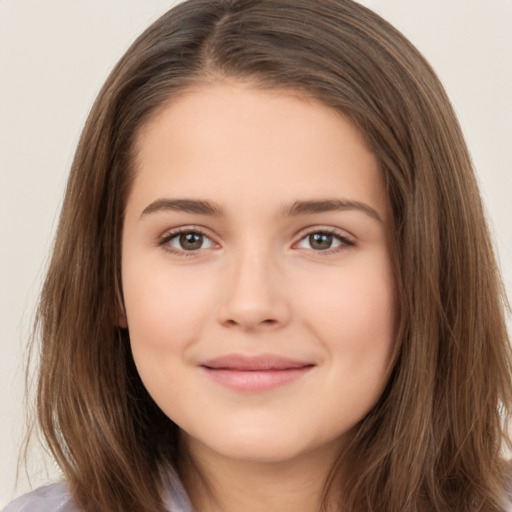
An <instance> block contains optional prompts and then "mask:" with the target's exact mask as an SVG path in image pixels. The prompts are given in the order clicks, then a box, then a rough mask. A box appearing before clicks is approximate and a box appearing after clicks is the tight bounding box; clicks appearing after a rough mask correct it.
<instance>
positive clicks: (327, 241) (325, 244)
mask: <svg viewBox="0 0 512 512" xmlns="http://www.w3.org/2000/svg"><path fill="white" fill-rule="evenodd" d="M309 243H310V245H311V247H312V248H313V249H319V250H325V249H329V248H330V247H331V245H332V235H329V234H328V233H314V234H313V235H309Z"/></svg>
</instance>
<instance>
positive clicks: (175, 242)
mask: <svg viewBox="0 0 512 512" xmlns="http://www.w3.org/2000/svg"><path fill="white" fill-rule="evenodd" d="M161 245H166V246H167V247H168V248H169V250H172V251H174V252H193V251H199V250H200V249H209V248H211V247H213V246H214V245H215V244H214V242H213V241H212V240H211V239H210V238H209V237H207V236H206V235H203V233H200V232H198V231H182V232H179V233H174V234H170V235H168V236H166V237H165V238H164V239H163V240H162V242H161Z"/></svg>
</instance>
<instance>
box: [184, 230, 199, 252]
mask: <svg viewBox="0 0 512 512" xmlns="http://www.w3.org/2000/svg"><path fill="white" fill-rule="evenodd" d="M180 245H181V246H182V247H183V249H187V250H189V251H192V250H194V249H200V248H201V245H203V235H198V234H197V233H185V234H183V235H181V236H180Z"/></svg>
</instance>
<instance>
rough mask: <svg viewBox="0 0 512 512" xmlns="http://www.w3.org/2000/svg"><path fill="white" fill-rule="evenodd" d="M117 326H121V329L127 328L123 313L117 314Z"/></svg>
mask: <svg viewBox="0 0 512 512" xmlns="http://www.w3.org/2000/svg"><path fill="white" fill-rule="evenodd" d="M116 324H117V327H121V329H128V320H127V319H126V314H125V313H120V314H118V315H117V322H116Z"/></svg>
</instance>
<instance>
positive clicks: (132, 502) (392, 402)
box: [37, 0, 512, 512]
mask: <svg viewBox="0 0 512 512" xmlns="http://www.w3.org/2000/svg"><path fill="white" fill-rule="evenodd" d="M222 77H229V78H232V79H240V80H246V81H247V80H249V81H251V82H252V83H253V84H254V85H255V86H256V87H262V88H278V89H291V90H295V91H300V92H301V93H302V94H304V95H306V96H308V97H311V98H315V99H316V100H319V101H321V102H323V103H324V104H326V105H328V106H330V107H332V108H334V109H337V110H338V111H340V112H341V113H343V114H344V115H346V116H349V117H350V118H351V119H352V121H353V122H354V123H356V125H357V126H358V128H359V129H360V130H361V132H362V133H363V134H364V135H365V137H366V138H367V140H368V142H369V144H370V145H371V147H372V149H373V151H374V153H375V155H376V157H377V159H378V161H379V163H380V167H381V170H382V173H383V175H384V177H385V182H386V187H387V192H388V194H389V199H390V202H391V205H392V211H393V223H394V231H393V235H392V238H393V240H392V244H391V245H392V253H393V261H394V271H395V278H396V286H397V290H398V303H399V304H398V305H399V325H398V329H397V339H396V349H395V365H394V370H393V372H392V375H391V378H390V381H389V383H388V385H387V387H386V390H385V392H384V394H383V396H382V397H381V399H380V401H379V403H378V404H377V405H376V407H375V408H374V409H373V410H372V411H371V412H370V413H369V414H368V415H367V417H366V418H364V420H362V422H361V424H360V427H359V429H358V432H357V435H356V437H355V439H354V441H353V443H352V445H351V447H350V450H351V452H352V456H351V457H350V454H347V457H350V460H351V461H353V462H352V466H351V471H350V477H349V478H350V481H346V480H345V481H344V482H338V474H339V471H338V470H337V468H336V467H335V468H333V470H332V472H331V477H330V479H329V480H328V481H327V482H326V492H325V500H324V503H322V504H321V506H322V507H323V509H326V508H327V507H328V506H332V503H330V502H329V496H330V495H331V494H330V493H329V492H328V491H329V490H330V489H331V490H332V489H333V488H334V487H336V486H338V487H339V486H342V490H343V493H342V495H343V503H339V504H337V505H336V506H335V509H336V510H340V511H341V510H344V511H354V512H355V511H357V512H361V511H378V512H384V511H398V510H400V511H404V512H405V511H426V510H436V511H460V512H462V511H465V512H466V511H469V510H481V511H502V510H503V499H504V490H505V487H506V482H505V478H506V477H505V461H504V457H503V446H504V445H506V444H507V443H508V435H507V429H508V414H509V407H510V404H511V398H512V389H511V381H512V379H511V364H510V349H509V343H508V336H507V331H506V326H505V320H504V309H505V308H504V302H505V299H504V294H503V289H502V285H501V283H500V278H499V273H498V271H497V268H496V263H495V258H494V255H493V250H492V246H491V243H490V238H489V234H488V230H487V226H486V222H485V218H484V214H483V209H482V204H481V200H480V196H479V192H478V188H477V184H476V181H475V177H474V174H473V171H472V165H471V162H470V158H469V156H468V151H467V149H466V145H465V143H464V140H463V137H462V134H461V130H460V128H459V125H458V123H457V120H456V118H455V115H454V113H453V110H452V108H451V106H450V104H449V101H448V99H447V97H446V94H445V92H444V90H443V88H442V86H441V84H440V82H439V80H438V79H437V78H436V76H435V73H434V72H433V71H432V69H431V68H430V66H429V65H428V63H427V62H426V61H425V60H424V59H423V58H422V56H421V55H420V54H419V52H418V51H417V50H416V49H415V48H414V47H413V46H412V45H411V44H410V43H409V42H408V41H407V40H406V39H405V38H404V37H403V36H402V35H401V34H400V33H399V32H398V31H397V30H395V29H394V28H393V27H391V26H390V25H389V24H388V23H387V22H385V21H384V20H382V19H381V18H380V17H379V16H377V15H376V14H374V13H373V12H371V11H370V10H368V9H366V8H364V7H362V6H361V5H359V4H357V3H355V2H353V1H351V0H315V1H311V0H189V1H187V2H184V3H182V4H180V5H178V6H177V7H175V8H173V9H172V10H170V11H169V12H168V13H166V14H165V15H164V16H162V17H161V18H160V19H159V20H158V21H156V22H155V23H154V24H153V25H152V26H151V27H150V28H149V29H147V30H146V31H145V32H144V33H143V34H142V35H141V36H140V37H139V38H138V39H137V40H136V41H135V43H134V44H133V45H132V46H131V47H130V49H129V50H128V51H127V53H126V54H125V56H124V57H123V58H122V59H121V61H120V62H119V63H118V65H117V66H116V67H115V69H114V70H113V72H112V73H111V75H110V77H109V78H108V80H107V82H106V83H105V85H104V87H103V89H102V90H101V92H100V94H99V96H98V98H97V100H96V102H95V104H94V106H93V108H92V111H91V113H90V115H89V118H88V120H87V123H86V125H85V128H84V130H83V133H82V136H81V139H80V142H79V145H78V148H77V151H76V156H75V159H74V162H73V166H72V170H71V174H70V177H69V182H68V185H67V190H66V197H65V200H64V205H63V208H62V214H61V217H60V223H59V227H58V232H57V236H56V241H55V247H54V251H53V257H52V260H51V264H50V268H49V271H48V275H47V279H46V282H45V285H44V289H43V293H42V297H41V301H40V307H39V313H38V320H37V326H38V333H39V335H40V339H41V347H40V352H41V364H40V370H39V385H38V394H37V407H38V417H39V424H40V426H41V429H42V432H43V433H44V436H45V438H46V441H47V443H48V445H49V447H50V449H51V450H52V452H53V454H54V456H55V458H56V459H57V461H58V463H59V465H60V467H61V468H62V470H63V472H64V474H65V477H66V480H67V482H68V484H69V486H70V490H71V492H72V494H73V496H74V498H75V500H76V502H77V504H78V505H79V506H80V509H81V510H83V511H84V512H93V511H94V512H98V511H105V510H108V511H112V512H117V511H118V512H121V511H123V512H126V511H130V510H133V511H141V510H144V511H147V512H162V511H163V510H164V504H163V499H162V492H163V484H162V474H163V473H165V471H166V468H168V467H169V466H171V467H174V468H178V469H179V467H180V464H181V461H182V460H183V457H185V456H186V455H185V454H184V452H183V449H182V445H181V443H180V436H179V429H178V428H177V426H176V425H175V424H173V423H172V421H171V420H169V419H168V418H167V417H166V416H165V415H164V414H163V413H162V412H161V411H160V410H159V408H158V407H157V406H156V405H155V403H154V402H153V401H152V399H151V398H150V397H149V395H148V394H147V392H146V390H145V389H144V386H143V384H142V382H141V380H140V378H139V376H138V374H137V371H136V369H135V366H134V363H133V360H132V356H131V353H130V345H129V333H128V332H127V331H126V330H124V329H122V328H119V327H118V326H117V325H116V318H117V315H118V314H119V312H120V311H122V289H121V281H120V258H121V250H120V238H121V231H122V225H123V210H124V203H125V199H126V196H127V193H128V191H129V188H130V179H131V177H132V175H133V172H132V161H133V151H134V150H133V141H134V137H135V135H136V134H137V133H138V130H139V129H140V128H141V126H142V125H143V124H144V123H145V122H147V120H148V119H149V118H150V117H151V116H152V115H154V114H155V113H156V112H157V111H158V110H159V109H161V108H162V106H163V105H164V104H165V103H166V102H167V101H169V99H172V97H173V96H174V95H176V94H179V93H180V92H183V91H185V90H187V88H188V87H190V86H192V85H194V84H198V83H208V82H211V81H215V80H217V79H219V78H222Z"/></svg>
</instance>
